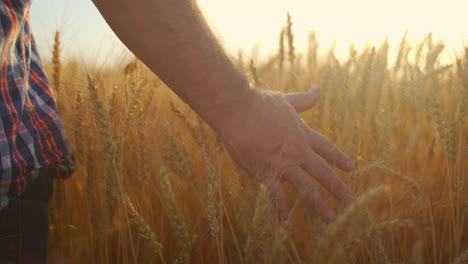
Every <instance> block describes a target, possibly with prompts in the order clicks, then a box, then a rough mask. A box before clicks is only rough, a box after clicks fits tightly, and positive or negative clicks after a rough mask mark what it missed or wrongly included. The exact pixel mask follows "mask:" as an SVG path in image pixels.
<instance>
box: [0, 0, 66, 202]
mask: <svg viewBox="0 0 468 264" xmlns="http://www.w3.org/2000/svg"><path fill="white" fill-rule="evenodd" d="M31 1H32V0H0V63H1V72H0V115H1V120H0V209H2V208H4V207H5V206H6V205H7V204H8V202H9V201H10V200H11V199H12V198H14V197H16V196H18V195H19V194H21V193H22V192H24V190H25V189H26V188H27V187H28V184H29V183H30V182H31V181H33V180H34V179H35V178H36V177H37V176H38V175H39V174H40V173H41V172H42V171H43V170H45V169H50V168H52V167H55V168H57V170H58V171H59V172H60V173H59V174H60V177H68V176H70V175H71V173H72V171H73V168H74V160H73V155H72V152H71V148H70V144H69V142H68V139H67V136H66V134H65V131H64V128H63V125H62V122H61V120H60V116H59V114H58V111H57V105H56V103H55V100H54V98H53V94H52V90H51V87H50V85H49V82H48V80H47V77H46V75H45V72H44V69H43V66H42V63H41V60H40V58H39V54H38V52H37V47H36V44H35V41H34V37H33V35H32V33H31V27H30V23H29V9H30V6H31Z"/></svg>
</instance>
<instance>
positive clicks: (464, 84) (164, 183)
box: [47, 18, 468, 264]
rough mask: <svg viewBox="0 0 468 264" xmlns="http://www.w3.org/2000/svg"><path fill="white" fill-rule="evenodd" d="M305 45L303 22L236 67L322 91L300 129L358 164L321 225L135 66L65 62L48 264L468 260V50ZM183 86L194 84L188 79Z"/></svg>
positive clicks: (265, 84) (270, 84)
mask: <svg viewBox="0 0 468 264" xmlns="http://www.w3.org/2000/svg"><path fill="white" fill-rule="evenodd" d="M308 45H309V48H308V51H307V52H304V53H299V52H297V51H295V48H294V35H293V32H292V22H291V19H290V18H288V21H287V23H286V25H285V27H284V29H283V30H281V33H280V37H279V47H278V52H277V54H276V55H274V56H271V57H270V58H267V59H263V60H254V59H251V58H248V57H246V56H245V55H242V54H240V55H239V56H238V57H236V58H233V60H234V61H235V63H236V64H237V66H238V67H239V69H240V70H241V71H243V72H245V73H246V74H247V75H248V77H249V78H250V81H251V83H252V85H253V86H255V87H256V88H257V89H266V90H273V91H281V92H293V91H301V90H303V89H306V88H308V87H311V86H312V85H314V84H319V85H320V86H321V87H322V96H321V99H320V102H319V103H318V105H316V106H315V107H314V108H313V109H312V110H309V111H307V112H305V113H303V114H301V117H302V118H303V120H304V121H305V122H306V123H307V124H308V125H309V126H310V127H312V128H313V129H315V130H317V131H319V132H320V133H322V134H324V135H325V136H327V137H328V138H330V139H331V140H332V141H334V142H335V143H336V144H337V145H338V146H339V147H340V148H341V149H342V150H343V151H344V152H345V153H348V154H349V155H350V156H351V157H353V159H354V160H355V161H356V164H357V166H356V168H355V170H354V171H352V172H350V173H343V172H341V171H338V170H337V173H338V174H339V175H340V177H341V178H342V179H343V180H344V181H345V182H346V183H347V184H348V185H349V186H350V187H351V189H352V190H353V192H354V193H355V194H356V196H358V198H357V200H356V202H355V203H354V204H353V205H352V206H349V207H348V208H343V207H342V206H340V205H339V203H338V202H337V201H335V200H334V199H333V197H331V195H329V194H328V193H327V192H326V191H324V190H323V189H321V192H322V194H323V195H324V197H325V198H326V199H327V200H328V201H329V202H330V203H331V205H332V206H333V207H334V208H336V209H337V210H338V211H339V212H340V216H339V218H338V219H337V220H336V221H335V222H334V223H331V224H325V223H324V222H322V221H321V220H320V219H319V217H318V216H317V215H316V214H315V213H314V212H313V211H312V210H311V209H310V208H306V207H305V206H304V204H303V203H302V202H301V201H300V199H301V197H299V196H298V194H297V193H295V192H294V191H293V189H292V188H290V187H289V186H286V188H287V191H288V199H289V201H290V203H291V204H292V205H293V208H294V209H293V217H294V219H295V226H294V229H292V230H290V229H287V228H285V227H284V226H283V225H282V223H280V222H279V221H278V220H277V217H276V215H275V213H274V211H273V210H272V207H271V204H270V201H269V199H268V193H267V192H266V189H265V187H264V186H262V185H261V184H260V183H259V182H257V181H256V180H254V179H251V178H250V177H249V176H248V175H246V174H245V173H244V172H243V171H241V170H240V169H238V168H237V167H236V166H235V164H234V163H233V161H232V160H231V159H230V157H229V156H228V154H227V153H226V151H225V150H224V147H223V145H222V143H221V142H220V141H219V139H218V138H217V136H216V135H215V133H214V132H213V131H212V130H211V129H210V128H209V127H208V126H207V125H206V124H205V123H204V122H203V121H202V120H201V119H200V118H199V117H198V116H197V115H196V114H195V113H194V112H193V111H192V110H191V109H190V108H189V107H188V106H187V105H185V104H184V103H183V102H182V101H181V100H180V99H179V98H178V97H177V96H176V95H174V94H173V93H172V92H171V91H170V89H169V88H167V87H166V86H165V85H164V83H163V82H162V81H160V80H159V79H158V77H157V76H155V75H154V74H152V73H151V72H150V71H149V70H148V69H147V68H146V67H145V66H144V65H143V64H142V63H141V62H139V61H138V60H135V61H134V62H131V63H129V64H128V65H126V66H125V67H121V68H118V69H112V70H109V69H97V68H96V69H94V70H89V69H87V68H86V67H83V66H82V64H81V63H80V62H79V61H74V60H66V61H64V60H63V59H62V58H61V51H62V50H63V49H66V47H63V46H61V44H60V33H58V32H57V34H56V38H55V46H54V50H53V55H54V56H53V61H52V62H50V63H47V71H48V72H49V76H50V78H51V82H52V84H53V87H54V92H55V95H56V98H57V102H58V105H59V109H60V113H61V116H62V118H63V120H64V124H65V127H66V130H67V132H68V135H69V138H70V140H71V142H72V145H73V149H74V152H75V157H76V161H77V169H76V172H75V174H74V175H73V177H72V178H71V179H67V180H60V181H55V187H54V188H55V189H54V193H55V195H54V197H53V201H52V205H51V211H50V233H51V237H50V241H49V244H50V247H49V248H50V250H49V259H50V263H278V264H281V263H453V264H455V263H457V264H461V263H468V176H467V174H468V162H467V160H468V122H466V119H467V118H468V114H467V113H468V49H466V50H465V53H464V54H458V57H457V59H456V60H454V61H453V62H448V63H446V62H444V63H442V62H441V60H440V58H439V57H440V54H441V53H442V52H444V45H443V43H442V42H438V41H434V40H433V39H432V36H431V34H428V35H427V37H426V38H425V39H423V40H421V42H419V43H410V42H409V41H406V39H405V36H403V38H402V40H401V43H400V46H399V47H392V48H395V49H398V54H397V56H396V58H395V59H394V60H391V61H390V60H389V55H388V54H389V48H390V47H389V44H388V43H387V42H383V43H382V44H380V45H379V46H377V47H372V46H370V45H369V46H368V47H367V48H365V49H363V50H356V49H355V48H353V47H350V49H349V56H348V57H347V58H346V59H338V58H337V57H336V55H335V53H334V49H333V47H330V49H329V50H328V52H327V53H326V54H319V53H318V47H319V42H318V40H317V38H316V37H315V35H314V34H313V33H311V34H310V38H309V43H308ZM181 78H183V76H181Z"/></svg>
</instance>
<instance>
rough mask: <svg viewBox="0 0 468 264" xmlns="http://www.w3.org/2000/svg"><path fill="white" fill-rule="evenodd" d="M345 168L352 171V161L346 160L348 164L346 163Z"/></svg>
mask: <svg viewBox="0 0 468 264" xmlns="http://www.w3.org/2000/svg"><path fill="white" fill-rule="evenodd" d="M346 167H347V168H348V170H352V169H354V161H352V160H348V162H346Z"/></svg>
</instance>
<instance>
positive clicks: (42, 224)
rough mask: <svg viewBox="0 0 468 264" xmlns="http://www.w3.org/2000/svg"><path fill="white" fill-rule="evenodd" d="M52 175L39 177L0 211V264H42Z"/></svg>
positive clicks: (47, 225) (45, 256) (45, 249)
mask: <svg viewBox="0 0 468 264" xmlns="http://www.w3.org/2000/svg"><path fill="white" fill-rule="evenodd" d="M53 171H54V170H49V171H46V172H44V173H42V174H41V175H39V176H38V177H37V178H36V179H34V180H33V181H32V182H31V183H30V185H29V186H28V187H27V188H26V191H25V192H24V193H23V194H21V195H20V196H19V197H17V198H15V199H13V200H12V201H10V203H9V204H8V205H7V207H6V208H4V209H2V210H1V211H0V263H1V264H4V263H5V264H7V263H8V264H9V263H12V264H29V263H40V264H43V263H46V261H47V243H48V236H49V220H48V209H49V200H50V196H51V195H52V178H53Z"/></svg>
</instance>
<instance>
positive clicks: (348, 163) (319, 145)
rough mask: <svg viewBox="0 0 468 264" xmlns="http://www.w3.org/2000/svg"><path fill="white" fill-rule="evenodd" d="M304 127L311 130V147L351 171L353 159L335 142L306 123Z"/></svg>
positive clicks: (325, 157) (339, 166)
mask: <svg viewBox="0 0 468 264" xmlns="http://www.w3.org/2000/svg"><path fill="white" fill-rule="evenodd" d="M304 127H306V129H307V130H308V131H309V138H310V141H311V147H312V149H313V150H314V151H315V152H317V154H319V155H320V156H321V157H323V158H324V159H326V160H327V161H329V162H331V163H333V164H335V165H336V166H337V167H338V168H340V169H342V170H344V171H351V170H352V169H353V168H354V162H353V160H352V159H351V158H350V157H349V156H348V155H346V154H345V153H344V152H343V151H341V150H340V149H339V148H338V147H337V146H336V145H335V144H334V143H333V142H331V141H330V140H329V139H328V138H326V137H325V136H323V135H322V134H320V133H319V132H317V131H315V130H313V129H311V128H310V127H308V126H307V125H306V124H304Z"/></svg>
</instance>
